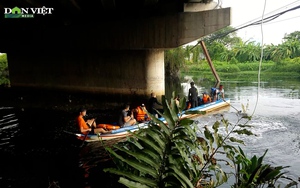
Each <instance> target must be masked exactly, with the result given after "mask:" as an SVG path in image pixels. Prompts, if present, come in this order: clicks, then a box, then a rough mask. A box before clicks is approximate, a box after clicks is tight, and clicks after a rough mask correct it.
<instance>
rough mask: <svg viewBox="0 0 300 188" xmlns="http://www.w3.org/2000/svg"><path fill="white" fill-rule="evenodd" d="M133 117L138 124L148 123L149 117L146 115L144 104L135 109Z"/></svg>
mask: <svg viewBox="0 0 300 188" xmlns="http://www.w3.org/2000/svg"><path fill="white" fill-rule="evenodd" d="M135 116H136V120H137V121H138V122H144V121H149V120H150V117H148V115H147V110H146V107H145V105H144V104H142V105H141V106H138V107H137V108H135Z"/></svg>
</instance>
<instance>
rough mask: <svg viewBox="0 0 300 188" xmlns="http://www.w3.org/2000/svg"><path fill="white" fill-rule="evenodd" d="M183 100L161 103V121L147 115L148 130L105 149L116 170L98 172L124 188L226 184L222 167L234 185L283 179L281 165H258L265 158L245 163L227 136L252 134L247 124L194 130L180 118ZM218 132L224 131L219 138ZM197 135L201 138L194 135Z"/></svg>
mask: <svg viewBox="0 0 300 188" xmlns="http://www.w3.org/2000/svg"><path fill="white" fill-rule="evenodd" d="M173 96H175V93H173ZM172 98H174V97H172ZM185 102H186V100H185V99H184V98H183V99H181V100H180V103H179V106H177V105H176V103H175V100H173V99H171V105H170V106H169V103H168V101H167V100H165V99H164V100H163V105H164V113H163V114H161V113H160V115H161V116H162V117H163V118H164V121H162V120H160V119H157V118H155V117H154V116H152V115H151V114H149V115H150V116H151V118H152V121H151V122H150V124H149V128H147V129H142V130H140V131H138V132H135V133H132V136H131V137H130V138H129V139H128V140H127V141H126V142H121V143H118V144H117V145H115V146H114V148H106V149H107V151H108V152H109V153H110V154H111V155H112V157H113V159H114V162H115V164H116V168H107V169H104V171H105V172H110V173H114V174H117V175H119V176H121V177H120V179H119V182H120V183H122V184H124V185H125V186H127V187H199V188H200V187H217V186H219V185H222V184H223V183H225V182H227V181H228V176H229V174H231V172H228V173H226V172H224V171H223V170H222V164H223V163H225V164H226V165H230V166H231V167H233V169H235V173H234V174H235V177H236V178H235V179H236V183H235V184H234V187H245V186H246V187H247V186H248V185H251V186H252V185H253V186H256V185H261V184H262V183H263V184H264V183H266V182H268V184H270V183H272V184H275V182H276V180H277V179H278V178H280V177H281V176H282V175H283V173H281V170H282V169H283V168H285V167H276V168H275V170H273V171H271V174H270V173H266V172H267V171H266V170H269V169H272V167H271V166H270V165H265V164H263V163H262V158H263V157H264V156H265V154H264V155H263V156H262V157H260V158H259V159H257V158H256V156H254V157H253V158H251V159H250V160H249V159H247V157H246V156H245V154H244V153H243V151H242V149H241V148H240V147H238V148H237V146H236V145H237V143H239V144H244V142H243V141H242V140H240V139H237V138H235V137H233V136H232V135H233V134H244V135H252V132H251V131H249V130H248V129H247V128H249V127H251V126H249V125H247V124H240V123H239V121H238V122H237V124H235V125H232V124H231V123H230V122H228V121H227V120H226V119H224V118H222V120H221V121H217V122H215V123H214V125H213V126H212V130H211V129H210V128H209V127H208V126H204V127H203V129H201V130H197V129H198V126H197V122H195V121H193V120H191V119H188V118H185V119H182V114H183V109H184V108H185ZM158 113H159V112H158ZM185 113H189V114H192V113H198V114H204V112H197V111H186V112H185ZM248 121H249V120H248ZM220 128H222V129H224V131H223V134H221V133H220V131H219V129H220ZM197 131H200V132H201V136H198V135H197V134H196V132H197ZM222 156H223V157H222ZM224 158H225V159H224ZM249 169H251V170H252V171H250V170H249ZM257 172H259V173H257ZM278 172H279V173H278ZM244 185H245V186H244Z"/></svg>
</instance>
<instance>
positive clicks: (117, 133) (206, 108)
mask: <svg viewBox="0 0 300 188" xmlns="http://www.w3.org/2000/svg"><path fill="white" fill-rule="evenodd" d="M226 106H230V100H229V99H225V100H218V101H215V102H211V103H208V104H204V105H200V106H197V107H194V108H191V109H188V110H186V111H203V112H206V113H210V112H214V111H216V110H218V109H221V108H223V107H226ZM186 111H183V112H182V116H181V118H192V117H195V116H199V114H187V113H186V114H185V112H186ZM161 120H162V121H163V120H164V119H161ZM147 127H148V123H140V124H137V125H134V126H129V127H123V128H120V129H116V130H112V133H110V134H99V135H97V134H88V135H87V136H86V135H84V134H76V136H77V138H78V139H80V140H84V141H85V142H94V141H101V140H111V139H116V138H122V137H126V136H129V135H130V134H131V133H132V132H134V131H137V130H139V129H142V128H147Z"/></svg>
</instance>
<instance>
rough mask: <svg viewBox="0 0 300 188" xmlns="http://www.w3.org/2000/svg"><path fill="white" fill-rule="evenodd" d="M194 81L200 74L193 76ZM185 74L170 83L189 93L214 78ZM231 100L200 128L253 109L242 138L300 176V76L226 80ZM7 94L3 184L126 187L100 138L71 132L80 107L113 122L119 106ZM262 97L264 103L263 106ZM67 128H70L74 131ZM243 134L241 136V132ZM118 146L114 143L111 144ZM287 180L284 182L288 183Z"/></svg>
mask: <svg viewBox="0 0 300 188" xmlns="http://www.w3.org/2000/svg"><path fill="white" fill-rule="evenodd" d="M193 79H194V80H193ZM193 79H192V77H190V78H185V79H183V80H182V81H181V83H179V86H178V85H176V86H169V85H167V86H168V87H170V88H169V89H167V90H168V93H167V96H168V95H169V96H170V93H171V90H174V88H175V90H177V91H178V93H179V94H180V95H181V96H185V95H187V91H188V88H189V82H190V81H191V80H193V81H195V83H196V86H197V88H198V90H199V93H201V92H202V91H209V90H210V87H211V86H212V85H213V83H211V82H208V81H205V80H201V79H197V78H195V77H193ZM222 84H223V85H224V88H225V94H226V98H229V99H230V101H231V105H232V106H231V107H230V108H228V109H225V110H223V111H220V112H218V113H214V114H208V115H205V116H203V117H201V118H197V119H196V120H198V121H199V127H202V126H204V125H208V126H210V125H212V124H213V123H214V122H215V121H216V120H219V119H220V118H221V116H220V114H222V115H223V116H224V117H225V118H226V119H228V120H229V121H230V122H231V123H232V124H234V123H236V122H237V121H238V118H239V116H238V111H243V109H242V105H244V106H247V104H248V108H247V109H246V111H245V112H246V113H248V114H249V115H252V114H253V118H252V120H251V121H250V122H249V123H248V124H250V125H252V126H253V127H252V128H251V131H252V132H253V133H255V134H256V136H243V137H242V136H241V137H240V138H241V139H243V140H244V141H245V146H242V148H243V149H244V151H245V153H246V154H247V155H249V156H253V155H257V156H261V155H262V154H263V153H264V151H265V150H266V149H268V153H267V155H266V157H265V161H264V162H266V163H269V164H271V165H273V166H279V165H282V166H290V167H289V168H287V175H288V176H289V177H290V178H293V179H295V180H297V179H298V178H299V176H300V170H299V169H300V134H299V133H300V123H299V122H300V96H299V91H300V80H299V78H280V79H272V80H267V81H264V80H262V82H261V84H260V87H259V88H258V87H257V85H258V84H257V82H256V81H255V80H245V79H241V80H239V79H236V80H235V81H232V79H230V78H228V79H224V80H222ZM0 95H1V99H0V102H1V103H0V156H1V160H0V187H1V188H2V187H12V188H14V187H32V188H34V187H39V188H41V187H78V188H88V187H91V188H94V187H123V186H121V185H119V184H117V183H116V182H117V179H118V178H117V177H115V176H113V175H111V174H107V173H104V172H103V171H102V169H103V168H106V167H109V166H111V165H112V162H111V161H110V160H109V156H108V154H107V153H106V152H103V150H102V146H101V144H100V143H93V144H88V145H82V142H81V141H78V140H76V139H74V137H73V135H70V134H69V133H67V132H75V131H76V130H77V127H76V125H75V117H76V115H77V112H76V110H75V109H77V107H79V106H81V105H87V106H88V107H90V109H91V110H89V111H88V114H89V115H90V116H97V119H98V120H99V119H100V120H103V121H106V122H111V121H113V120H114V119H115V114H114V111H115V110H116V109H109V110H108V109H106V110H103V108H101V110H100V109H97V105H101V104H102V103H101V100H104V99H103V98H102V99H98V98H91V97H87V96H80V95H70V94H60V93H49V92H37V91H35V92H29V91H16V90H4V91H2V90H1V94H0ZM256 103H257V105H256ZM66 131H67V132H66ZM236 136H238V135H236ZM107 144H113V143H107ZM285 183H286V182H284V181H283V182H282V184H285Z"/></svg>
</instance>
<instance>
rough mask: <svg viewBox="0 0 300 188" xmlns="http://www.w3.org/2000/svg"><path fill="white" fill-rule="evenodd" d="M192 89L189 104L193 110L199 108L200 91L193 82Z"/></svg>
mask: <svg viewBox="0 0 300 188" xmlns="http://www.w3.org/2000/svg"><path fill="white" fill-rule="evenodd" d="M190 84H191V88H190V89H189V94H188V99H189V103H190V104H191V108H194V107H196V106H197V103H198V102H197V100H198V90H197V88H196V87H195V83H194V82H191V83H190Z"/></svg>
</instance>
